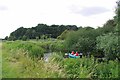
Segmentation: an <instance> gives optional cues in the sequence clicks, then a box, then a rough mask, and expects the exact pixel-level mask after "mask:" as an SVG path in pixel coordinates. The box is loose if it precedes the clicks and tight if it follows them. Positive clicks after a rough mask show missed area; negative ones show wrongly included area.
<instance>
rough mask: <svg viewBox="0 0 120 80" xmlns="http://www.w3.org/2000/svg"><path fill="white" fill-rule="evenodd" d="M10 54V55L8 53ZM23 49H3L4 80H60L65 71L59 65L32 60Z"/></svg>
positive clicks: (36, 59)
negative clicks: (53, 79)
mask: <svg viewBox="0 0 120 80" xmlns="http://www.w3.org/2000/svg"><path fill="white" fill-rule="evenodd" d="M8 52H9V53H8ZM26 53H28V54H29V52H26V51H24V50H23V49H19V50H14V49H13V50H12V51H10V49H7V48H6V47H5V45H4V48H3V67H2V68H3V69H2V73H3V78H60V77H65V75H64V70H63V69H60V67H59V65H58V64H57V63H53V62H49V63H45V62H44V61H43V60H42V59H38V58H34V59H33V58H31V57H29V55H27V54H26Z"/></svg>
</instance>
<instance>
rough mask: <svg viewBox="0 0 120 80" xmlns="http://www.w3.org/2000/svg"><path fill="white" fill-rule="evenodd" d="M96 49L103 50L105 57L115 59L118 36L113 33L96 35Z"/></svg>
mask: <svg viewBox="0 0 120 80" xmlns="http://www.w3.org/2000/svg"><path fill="white" fill-rule="evenodd" d="M96 42H97V45H96V47H97V49H100V50H103V51H104V52H105V56H106V58H107V59H116V58H117V56H118V54H119V51H118V50H119V49H118V47H119V46H118V36H117V35H116V34H113V33H108V34H104V36H98V37H97V41H96Z"/></svg>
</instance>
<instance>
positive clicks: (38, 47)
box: [0, 40, 118, 79]
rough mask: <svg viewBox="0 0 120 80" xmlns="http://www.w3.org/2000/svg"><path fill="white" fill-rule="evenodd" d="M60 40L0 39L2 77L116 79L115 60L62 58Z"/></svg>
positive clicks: (61, 43) (116, 62)
mask: <svg viewBox="0 0 120 80" xmlns="http://www.w3.org/2000/svg"><path fill="white" fill-rule="evenodd" d="M63 42H64V41H62V40H48V41H44V40H39V41H35V40H30V41H3V42H2V78H90V79H95V78H118V61H117V60H114V61H112V60H111V61H110V62H109V63H108V64H107V63H106V62H100V63H98V62H97V61H96V62H94V57H93V56H92V57H91V58H86V57H83V58H78V59H73V58H64V57H63V56H64V46H63ZM0 46H1V43H0ZM0 48H1V47H0ZM0 50H1V49H0ZM46 52H51V53H52V56H50V57H49V61H48V62H45V61H44V59H43V55H44V53H46ZM0 54H1V53H0Z"/></svg>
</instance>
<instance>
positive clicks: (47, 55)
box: [44, 53, 51, 62]
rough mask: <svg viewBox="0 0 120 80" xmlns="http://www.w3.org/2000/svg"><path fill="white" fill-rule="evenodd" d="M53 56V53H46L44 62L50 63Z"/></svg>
mask: <svg viewBox="0 0 120 80" xmlns="http://www.w3.org/2000/svg"><path fill="white" fill-rule="evenodd" d="M50 56H51V53H45V54H44V60H45V62H48V59H49V57H50Z"/></svg>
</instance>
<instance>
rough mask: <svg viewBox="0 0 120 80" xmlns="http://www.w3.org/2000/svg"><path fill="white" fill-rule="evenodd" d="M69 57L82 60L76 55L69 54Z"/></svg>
mask: <svg viewBox="0 0 120 80" xmlns="http://www.w3.org/2000/svg"><path fill="white" fill-rule="evenodd" d="M68 55H69V58H80V56H75V55H72V54H70V53H69V54H68Z"/></svg>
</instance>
